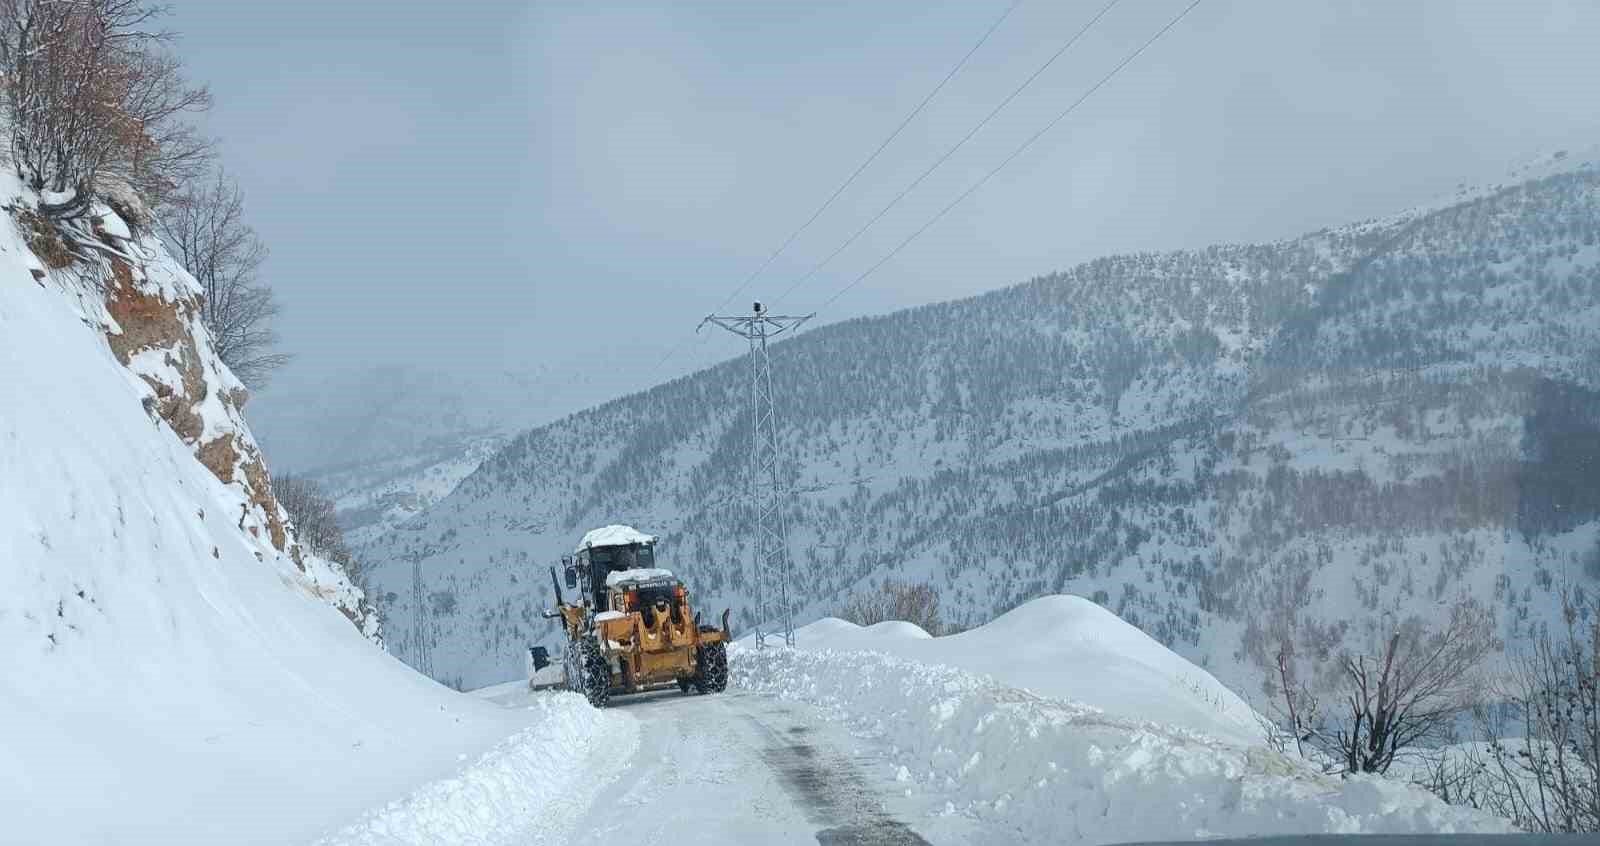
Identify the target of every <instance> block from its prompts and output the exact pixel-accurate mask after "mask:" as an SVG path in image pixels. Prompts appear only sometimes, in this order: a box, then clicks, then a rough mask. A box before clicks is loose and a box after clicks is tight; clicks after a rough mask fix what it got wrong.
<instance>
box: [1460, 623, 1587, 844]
mask: <svg viewBox="0 0 1600 846" xmlns="http://www.w3.org/2000/svg"><path fill="white" fill-rule="evenodd" d="M1562 609H1563V612H1564V614H1563V616H1564V624H1565V625H1564V629H1563V630H1562V631H1560V632H1559V633H1558V634H1557V635H1556V636H1554V637H1552V636H1551V635H1550V633H1549V632H1543V633H1541V634H1540V635H1539V637H1538V638H1536V639H1535V640H1534V643H1533V645H1532V647H1530V649H1529V650H1528V652H1527V653H1526V654H1523V655H1521V656H1519V657H1518V658H1517V659H1516V660H1515V661H1514V662H1513V663H1512V672H1511V674H1510V676H1509V680H1508V682H1507V684H1506V685H1505V689H1504V690H1502V691H1501V694H1502V698H1503V700H1504V701H1505V702H1506V703H1507V705H1508V706H1509V707H1508V708H1506V709H1504V710H1499V711H1493V710H1489V709H1481V710H1480V711H1479V718H1480V719H1479V722H1480V726H1482V727H1483V730H1484V734H1485V736H1486V737H1487V738H1488V744H1487V752H1486V753H1485V755H1484V757H1485V758H1486V759H1487V769H1486V773H1487V777H1488V779H1489V782H1490V786H1491V790H1490V802H1489V803H1488V804H1487V807H1489V808H1490V810H1493V811H1495V812H1496V813H1499V814H1501V815H1503V816H1506V817H1509V818H1510V819H1512V820H1514V821H1515V822H1516V823H1517V825H1518V826H1519V827H1521V828H1523V829H1525V830H1528V831H1540V832H1557V833H1573V832H1596V831H1600V613H1597V612H1600V608H1596V607H1595V605H1594V603H1592V602H1588V601H1578V600H1575V599H1574V598H1573V597H1572V595H1571V594H1570V593H1568V594H1564V595H1563V602H1562ZM1519 729H1520V732H1519ZM1519 733H1520V736H1518V734H1519Z"/></svg>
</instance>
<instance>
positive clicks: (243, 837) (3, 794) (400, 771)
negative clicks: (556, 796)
mask: <svg viewBox="0 0 1600 846" xmlns="http://www.w3.org/2000/svg"><path fill="white" fill-rule="evenodd" d="M8 188H14V183H9V184H8V185H0V190H4V189H8ZM145 247H146V248H147V249H158V247H157V246H155V245H154V242H150V243H149V244H146V245H145ZM34 269H39V270H40V273H39V277H40V278H38V279H35V278H34V275H33V274H32V273H31V272H30V271H32V270H34ZM67 272H70V268H69V269H65V270H57V271H50V272H45V271H44V270H43V269H42V268H39V266H38V263H37V262H36V261H34V259H33V256H32V255H31V253H30V251H29V249H28V248H27V246H26V245H25V244H24V243H23V239H22V238H21V237H20V236H19V234H18V232H17V231H16V229H15V228H14V227H13V226H12V225H10V223H9V222H8V221H3V220H0V668H3V672H0V751H3V754H0V819H4V820H5V823H4V826H3V830H0V832H3V833H0V840H4V841H6V842H18V843H85V842H93V843H286V842H296V841H298V842H306V841H310V840H312V839H314V838H315V837H317V836H318V835H321V834H325V833H327V832H329V831H333V830H336V829H338V828H339V827H340V826H343V825H346V824H348V823H349V822H350V821H351V820H354V819H358V818H360V816H361V815H362V813H364V812H366V811H367V809H369V808H371V807H374V806H378V805H381V804H383V803H384V802H387V801H389V800H391V799H393V798H394V797H396V796H400V795H404V794H406V793H407V792H409V791H411V790H414V789H416V788H418V787H419V786H421V785H424V784H426V783H428V782H431V781H433V780H434V779H436V778H438V777H440V776H441V775H445V774H448V773H449V772H450V771H451V770H452V768H454V767H455V766H456V765H457V761H458V758H459V756H463V755H465V756H469V757H471V756H476V755H478V754H479V753H480V752H482V751H483V750H485V749H488V748H490V747H492V746H493V745H494V744H495V743H497V742H499V741H500V740H502V739H503V738H505V737H507V736H509V735H512V734H514V733H515V732H517V731H518V730H520V729H523V728H525V727H526V726H527V725H528V724H529V722H530V721H532V720H535V719H539V718H541V717H547V716H549V715H548V714H541V713H535V712H528V711H526V710H523V711H511V710H506V709H503V708H499V707H497V706H495V705H493V704H491V703H486V702H482V701H480V700H476V699H472V698H470V697H464V696H461V695H459V694H456V693H453V692H451V691H449V690H447V689H445V688H443V687H441V686H439V685H437V684H435V683H433V682H431V681H429V680H427V679H425V678H423V677H421V676H418V675H417V674H415V673H413V672H412V671H410V670H409V669H407V668H406V667H405V666H403V665H402V664H400V663H399V662H398V661H395V660H393V659H392V658H390V657H388V656H387V655H385V654H384V653H383V652H381V651H380V650H379V649H378V648H376V647H375V646H374V645H373V644H372V643H370V642H368V641H367V640H365V639H364V638H363V637H362V635H361V633H360V632H358V631H357V630H356V628H355V627H353V626H352V625H351V624H350V622H349V621H348V620H346V619H345V618H344V617H342V616H341V615H340V614H339V612H338V611H336V610H334V608H333V607H331V606H330V605H328V604H326V603H325V602H324V601H323V597H322V596H321V594H322V593H323V592H324V591H323V588H322V586H320V585H319V584H318V583H317V582H316V581H315V580H314V577H313V576H312V574H310V573H307V572H303V571H301V570H300V569H299V567H297V566H296V565H295V563H294V562H293V561H292V560H291V559H290V557H289V556H287V555H282V554H274V553H275V552H276V550H275V549H274V548H273V547H272V546H271V544H270V540H269V539H268V538H267V537H266V536H265V535H264V534H252V533H251V532H248V531H242V530H241V528H240V524H241V520H242V518H241V513H246V512H247V511H248V510H249V508H250V506H249V504H248V502H247V499H246V496H247V495H246V494H245V493H244V492H243V491H242V490H241V488H240V487H239V486H238V485H229V484H224V483H223V482H222V481H220V480H219V479H218V477H217V476H216V475H214V474H213V472H212V471H210V470H208V469H207V468H206V467H205V466H203V465H202V464H201V463H200V461H198V460H197V459H196V456H195V454H194V453H193V452H192V451H191V448H190V447H189V446H188V445H186V444H185V443H184V442H183V441H182V440H181V439H180V437H179V436H178V434H177V433H176V432H174V431H173V430H172V428H171V427H169V426H168V424H167V423H166V422H165V421H164V420H163V419H161V417H159V416H158V415H156V414H153V413H147V411H146V406H145V405H143V404H142V400H144V399H146V398H149V397H150V396H151V389H150V386H149V384H148V383H147V382H146V381H145V380H144V379H141V378H140V377H138V376H136V375H134V374H133V373H131V372H130V371H129V370H128V369H126V368H125V367H123V366H122V364H121V363H120V362H119V361H118V360H117V359H116V358H115V356H114V353H113V351H112V350H111V349H110V348H109V347H108V343H107V340H106V336H105V335H104V334H103V324H102V323H101V322H100V321H99V320H97V319H95V315H93V314H90V313H88V312H89V311H90V310H92V309H93V308H94V307H96V306H97V305H98V304H97V303H96V302H95V301H93V300H92V299H84V298H83V297H84V296H85V292H88V293H89V294H92V289H90V288H87V287H85V288H78V289H76V290H77V291H78V293H79V296H78V297H74V295H73V290H69V289H68V288H67V287H65V286H64V285H63V284H62V282H61V280H60V279H59V278H58V277H59V276H60V275H61V274H62V273H67ZM497 766H498V765H497ZM533 798H537V797H533Z"/></svg>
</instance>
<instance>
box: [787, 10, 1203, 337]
mask: <svg viewBox="0 0 1600 846" xmlns="http://www.w3.org/2000/svg"><path fill="white" fill-rule="evenodd" d="M1200 2H1201V0H1193V2H1191V3H1190V4H1189V5H1187V6H1185V7H1184V8H1183V11H1181V12H1179V13H1178V14H1177V15H1176V16H1174V17H1173V18H1172V20H1170V21H1167V24H1166V26H1163V27H1162V28H1161V29H1159V30H1157V31H1156V34H1155V35H1152V36H1150V38H1149V39H1147V40H1146V41H1145V42H1144V43H1143V44H1140V45H1139V46H1138V48H1136V49H1135V50H1134V51H1133V52H1131V53H1129V54H1128V55H1126V56H1124V57H1123V58H1122V61H1120V62H1118V63H1117V64H1116V66H1115V67H1113V68H1112V69H1111V71H1110V72H1109V73H1107V74H1106V75H1105V76H1103V77H1101V78H1100V81H1099V82H1096V83H1095V84H1094V85H1092V86H1090V87H1089V90H1087V91H1085V92H1083V95H1082V96H1080V97H1079V98H1078V99H1076V100H1074V101H1072V104H1071V105H1069V106H1067V107H1066V108H1065V109H1063V110H1062V111H1061V113H1060V114H1058V115H1056V116H1055V117H1054V118H1051V120H1050V122H1049V123H1047V124H1045V125H1044V126H1043V127H1041V128H1040V129H1039V131H1038V132H1035V133H1034V134H1033V135H1031V136H1029V137H1028V140H1026V141H1024V142H1022V144H1021V146H1019V147H1017V148H1016V149H1015V150H1012V151H1011V154H1010V155H1008V156H1006V157H1005V158H1004V159H1002V160H1001V161H1000V163H999V164H997V165H995V166H994V168H993V169H991V170H990V171H989V172H988V173H985V174H984V175H983V177H982V178H980V179H979V180H978V181H977V182H974V183H973V184H972V185H971V186H970V187H968V188H967V190H965V191H962V192H961V194H960V196H958V197H956V198H955V199H954V200H952V201H950V203H949V204H948V205H946V206H945V207H944V208H942V209H940V210H939V211H938V213H937V214H935V215H934V216H933V217H931V218H929V219H928V221H927V222H926V223H924V224H922V225H921V226H920V227H918V228H917V229H916V231H914V232H912V233H911V234H910V235H908V236H906V239H905V240H903V241H901V242H900V243H899V245H898V246H896V247H895V248H894V249H892V250H890V251H889V253H888V254H887V255H885V256H884V257H883V258H880V259H878V261H877V262H875V263H873V265H872V266H871V267H869V268H867V269H866V270H865V271H863V272H862V273H861V275H859V276H857V277H856V278H854V279H852V280H851V281H850V282H849V283H848V284H846V285H845V286H844V287H843V288H840V289H839V290H838V291H836V292H834V294H833V296H831V297H829V298H828V299H826V300H824V301H823V302H822V305H820V306H818V307H817V311H822V310H823V309H826V308H827V307H828V306H831V305H833V304H834V303H835V302H837V301H838V300H839V298H840V297H842V296H844V295H845V294H846V293H848V292H849V291H850V290H851V289H852V288H854V287H856V286H857V285H860V284H861V283H862V281H864V280H865V279H866V278H867V277H868V276H871V275H872V274H873V273H876V272H877V270H878V268H880V267H883V266H884V265H885V264H887V263H888V262H889V260H890V259H893V258H894V257H895V256H896V255H899V253H900V251H901V250H903V249H905V248H906V246H907V245H909V244H910V243H911V242H912V241H915V240H916V239H917V238H918V236H920V235H922V233H924V232H926V231H928V229H929V228H930V227H932V226H933V225H934V224H935V223H938V222H939V220H940V219H941V218H943V217H944V216H945V215H947V214H949V213H950V210H951V209H953V208H955V207H956V206H958V205H960V204H961V201H963V200H965V199H966V198H967V197H970V196H972V194H973V193H974V192H975V191H977V190H978V189H979V188H982V187H983V185H984V183H986V182H988V181H989V180H990V179H993V178H994V176H995V174H997V173H999V172H1000V171H1001V170H1004V169H1005V167H1006V165H1009V164H1011V162H1012V161H1013V160H1015V159H1016V158H1017V157H1018V156H1020V155H1022V154H1023V152H1024V151H1026V150H1027V149H1028V148H1029V147H1031V146H1033V143H1034V142H1035V141H1038V140H1039V139H1040V138H1042V137H1043V136H1044V134H1045V133H1047V132H1049V131H1050V130H1051V129H1053V128H1055V126H1056V124H1058V123H1060V122H1061V121H1063V120H1065V119H1066V117H1067V115H1070V114H1072V112H1073V111H1074V110H1076V109H1077V108H1078V106H1080V105H1082V104H1083V101H1085V100H1087V99H1089V97H1091V96H1092V95H1093V94H1094V93H1095V92H1096V91H1099V90H1100V89H1101V87H1103V86H1104V85H1105V84H1106V83H1107V82H1110V81H1111V79H1112V78H1113V77H1115V76H1116V75H1117V74H1118V73H1121V72H1122V69H1123V68H1125V67H1127V66H1128V65H1129V64H1130V63H1132V62H1133V60H1134V59H1137V58H1138V57H1139V56H1140V54H1142V53H1144V51H1146V50H1148V49H1150V46H1151V45H1153V44H1155V43H1156V42H1157V41H1159V40H1160V39H1161V37H1162V36H1163V35H1166V34H1167V32H1168V31H1170V30H1171V29H1172V28H1173V27H1175V26H1177V25H1178V22H1179V21H1181V20H1183V19H1184V18H1185V17H1187V16H1188V14H1189V13H1190V12H1191V11H1193V10H1194V7H1196V6H1198V5H1200Z"/></svg>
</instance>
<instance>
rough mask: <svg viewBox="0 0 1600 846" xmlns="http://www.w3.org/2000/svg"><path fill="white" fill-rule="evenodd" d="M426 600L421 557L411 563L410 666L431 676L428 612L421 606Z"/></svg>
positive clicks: (431, 656)
mask: <svg viewBox="0 0 1600 846" xmlns="http://www.w3.org/2000/svg"><path fill="white" fill-rule="evenodd" d="M426 598H427V596H426V593H425V592H424V591H423V588H422V556H420V555H419V556H417V557H416V558H414V559H412V561H411V603H412V606H413V607H412V622H413V623H414V624H415V628H413V629H412V632H411V649H412V660H413V662H414V663H413V664H412V665H411V666H412V667H413V668H414V669H415V670H416V671H417V672H419V673H421V674H423V675H425V676H430V677H431V676H432V675H433V655H432V654H431V650H430V649H429V648H428V612H427V610H426V607H425V606H424V605H423V602H424V600H425V599H426Z"/></svg>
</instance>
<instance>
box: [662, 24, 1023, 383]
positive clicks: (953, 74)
mask: <svg viewBox="0 0 1600 846" xmlns="http://www.w3.org/2000/svg"><path fill="white" fill-rule="evenodd" d="M1020 5H1022V0H1012V2H1011V5H1009V6H1007V7H1006V10H1005V11H1004V12H1001V13H1000V17H998V18H995V20H994V23H991V24H989V28H988V29H986V30H984V31H983V35H982V37H980V38H979V39H978V41H977V43H975V44H973V45H972V47H971V48H970V49H968V50H967V52H966V53H965V54H963V55H962V57H961V60H960V61H958V62H956V63H955V66H954V67H952V68H950V71H949V73H946V74H945V75H944V78H943V79H941V80H939V84H938V85H935V86H934V87H933V90H932V91H929V92H928V94H927V96H925V97H923V98H922V101H921V102H919V103H917V105H916V107H915V108H913V109H912V110H911V112H910V113H909V114H907V115H906V116H905V118H904V119H903V120H901V121H900V123H899V125H897V126H896V127H895V128H894V131H893V132H890V133H889V135H888V137H886V138H884V139H883V141H882V142H880V143H879V144H878V146H877V147H876V148H874V149H873V151H872V153H871V154H870V155H868V156H867V157H866V159H864V160H863V161H862V162H861V164H859V165H857V166H856V169H855V170H854V171H851V173H850V176H849V177H848V178H846V179H845V181H844V182H842V183H840V184H839V187H838V188H835V189H834V190H833V193H832V194H829V195H828V198H827V199H826V200H823V201H822V205H820V206H818V207H817V210H816V211H814V212H812V213H811V216H810V217H808V218H806V221H805V222H804V223H802V224H800V226H799V227H797V228H796V229H795V230H794V231H793V232H791V233H789V237H787V238H785V239H783V243H781V244H779V245H778V248H777V249H775V250H773V251H772V252H771V253H770V254H768V256H767V258H766V260H765V261H763V262H762V263H761V266H760V267H757V268H756V269H755V270H754V271H752V272H751V273H750V275H749V276H746V277H745V278H744V281H743V282H740V283H739V286H738V287H737V288H734V289H733V291H732V292H730V293H729V294H728V296H727V297H725V298H723V300H722V302H721V303H718V304H717V307H716V308H715V309H713V311H721V310H722V309H723V308H724V307H726V306H727V305H728V303H730V302H732V301H733V299H734V298H735V297H737V296H739V295H740V294H741V293H743V292H744V291H745V289H747V288H749V287H750V284H751V283H752V282H754V281H755V280H756V279H757V278H758V277H760V276H761V274H762V273H765V272H766V270H767V268H769V267H771V266H772V263H773V262H774V261H776V260H777V258H778V256H780V255H782V254H783V252H784V251H785V250H787V249H789V247H790V245H792V244H793V243H794V242H795V239H796V238H799V237H800V236H801V235H802V234H803V233H804V232H805V231H806V230H807V229H810V228H811V224H813V223H816V222H817V218H819V217H821V216H822V213H823V212H825V211H827V210H828V208H829V207H831V206H832V205H833V201H834V200H837V199H839V195H841V194H843V193H844V192H845V189H847V188H849V187H850V186H851V185H853V184H854V183H855V181H856V178H857V177H859V176H860V175H861V174H862V172H863V171H865V170H866V169H867V167H868V166H869V165H871V164H872V163H873V162H874V161H876V160H877V158H878V156H879V155H880V154H882V153H883V151H884V150H885V149H887V148H888V146H889V144H890V143H892V142H893V141H894V139H896V138H898V137H899V136H900V133H901V132H903V131H904V130H905V128H906V127H907V126H909V125H910V123H911V121H913V120H915V119H916V117H917V115H919V114H922V110H923V109H925V108H927V106H928V104H929V103H931V102H933V98H934V97H937V96H938V95H939V92H940V91H943V90H944V87H945V86H946V85H948V84H950V80H952V79H955V77H956V74H958V73H960V72H961V69H962V68H964V67H966V65H967V61H968V60H970V59H971V58H972V56H973V54H975V53H977V52H978V49H979V48H981V47H982V46H983V45H984V44H985V43H987V42H988V40H989V36H991V35H994V33H995V30H997V29H999V28H1000V25H1001V24H1003V23H1005V22H1006V19H1007V18H1009V17H1011V13H1012V12H1014V11H1016V9H1017V7H1018V6H1020ZM687 340H688V338H687V337H685V338H682V339H680V340H679V341H678V343H677V344H675V345H674V346H673V347H672V349H671V350H669V351H668V352H667V354H666V355H665V356H663V357H662V358H661V360H660V361H659V362H657V363H656V369H658V370H659V369H660V368H661V366H662V365H663V364H665V363H666V362H667V360H668V359H670V358H672V356H673V355H675V354H676V353H677V352H678V350H680V349H682V348H683V345H684V343H685V342H686V341H687Z"/></svg>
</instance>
